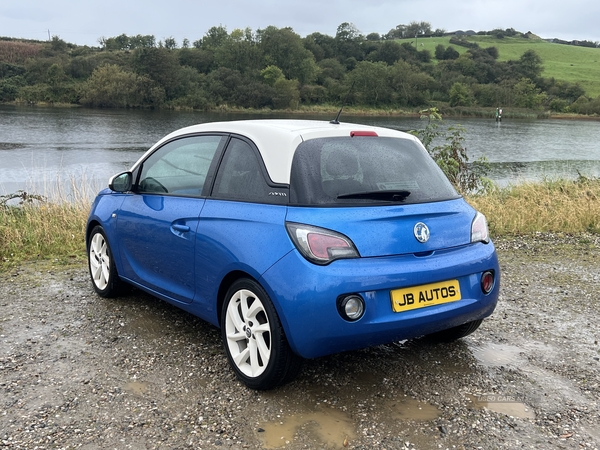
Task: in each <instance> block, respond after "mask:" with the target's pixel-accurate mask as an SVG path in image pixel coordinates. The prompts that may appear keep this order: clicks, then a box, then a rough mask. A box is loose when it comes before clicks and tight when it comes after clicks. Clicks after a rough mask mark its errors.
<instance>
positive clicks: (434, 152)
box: [412, 108, 492, 194]
mask: <svg viewBox="0 0 600 450" xmlns="http://www.w3.org/2000/svg"><path fill="white" fill-rule="evenodd" d="M421 119H422V120H427V126H426V127H425V128H424V129H421V130H418V131H413V132H412V133H413V134H415V135H416V136H418V137H419V139H420V140H421V142H423V145H424V146H425V148H426V149H427V151H428V152H429V154H430V155H431V157H432V158H433V159H434V161H435V162H436V163H437V164H438V166H440V168H441V169H442V171H443V172H444V173H445V174H446V176H447V177H448V179H449V180H450V182H451V183H452V184H453V185H454V187H456V189H457V190H458V191H459V192H461V193H464V194H467V193H474V192H485V191H487V190H489V189H491V187H492V183H491V181H490V180H489V179H488V178H487V174H488V173H489V170H490V166H489V163H488V161H487V159H486V158H485V157H481V158H478V159H477V160H475V161H472V162H471V161H469V155H468V154H467V149H466V147H465V145H464V141H465V138H464V133H465V129H464V128H463V127H461V126H460V125H457V126H450V127H448V128H447V129H446V130H445V131H442V130H440V129H439V125H440V124H441V123H442V115H441V114H440V113H439V111H438V110H437V108H430V109H426V110H423V111H421ZM440 139H441V140H442V142H444V143H443V144H440V145H435V143H436V142H439V140H440Z"/></svg>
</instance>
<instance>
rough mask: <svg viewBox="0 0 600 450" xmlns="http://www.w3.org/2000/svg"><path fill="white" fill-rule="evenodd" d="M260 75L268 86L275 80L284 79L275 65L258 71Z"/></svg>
mask: <svg viewBox="0 0 600 450" xmlns="http://www.w3.org/2000/svg"><path fill="white" fill-rule="evenodd" d="M260 76H261V77H262V78H263V80H265V83H267V84H268V85H269V86H274V85H275V82H276V81H277V80H281V79H285V75H284V74H283V71H282V70H281V69H280V68H279V67H277V66H272V65H271V66H267V67H265V68H264V69H263V70H261V71H260Z"/></svg>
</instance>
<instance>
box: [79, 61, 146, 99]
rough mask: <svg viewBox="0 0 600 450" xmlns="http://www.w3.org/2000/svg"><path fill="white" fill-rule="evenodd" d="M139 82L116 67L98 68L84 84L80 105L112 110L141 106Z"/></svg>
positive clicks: (133, 74)
mask: <svg viewBox="0 0 600 450" xmlns="http://www.w3.org/2000/svg"><path fill="white" fill-rule="evenodd" d="M140 81H141V80H140V79H139V77H138V76H137V75H136V74H135V73H133V72H127V71H125V70H123V69H121V68H120V67H118V66H116V65H112V64H110V65H106V66H102V67H99V68H98V69H96V70H94V72H93V73H92V75H91V76H90V78H89V79H88V80H87V82H86V83H85V86H84V88H83V94H82V98H81V103H82V104H84V105H89V106H104V107H113V108H115V107H116V108H126V107H131V106H141V105H142V103H143V95H142V92H141V91H142V90H141V85H142V83H140Z"/></svg>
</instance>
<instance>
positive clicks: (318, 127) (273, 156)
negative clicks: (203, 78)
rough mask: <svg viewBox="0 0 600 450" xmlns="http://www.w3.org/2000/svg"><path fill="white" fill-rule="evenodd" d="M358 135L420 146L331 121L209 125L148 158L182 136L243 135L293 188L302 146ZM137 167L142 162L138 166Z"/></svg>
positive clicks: (277, 178)
mask: <svg viewBox="0 0 600 450" xmlns="http://www.w3.org/2000/svg"><path fill="white" fill-rule="evenodd" d="M357 131H374V132H375V133H377V135H378V136H383V137H396V138H402V139H410V140H414V141H417V142H418V139H417V138H416V137H414V136H412V135H410V134H408V133H404V132H402V131H397V130H392V129H390V128H382V127H374V126H370V125H360V124H354V123H339V124H332V123H330V122H327V121H317V120H292V119H260V120H237V121H230V122H208V123H203V124H199V125H192V126H189V127H186V128H181V129H179V130H176V131H174V132H172V133H170V134H169V135H167V136H165V137H164V138H162V139H161V140H160V141H158V142H157V143H156V144H155V145H153V146H152V148H150V150H148V152H147V153H146V154H149V153H151V152H153V151H154V149H155V148H157V147H158V146H160V145H162V143H163V142H165V141H169V140H172V139H174V138H177V137H178V136H184V135H189V134H196V133H207V132H218V133H234V134H239V135H242V136H245V137H247V138H248V139H250V140H252V141H253V142H254V144H256V146H257V147H258V149H259V151H260V153H261V156H262V158H263V161H264V163H265V166H266V168H267V171H268V173H269V176H270V177H271V180H272V181H274V182H275V183H283V184H289V182H290V171H291V167H292V159H293V156H294V152H295V151H296V148H297V147H298V145H299V144H300V143H301V142H303V141H307V140H309V139H317V138H323V137H339V136H350V133H351V132H357ZM145 156H146V155H144V157H145ZM144 157H142V158H141V159H143V158H144ZM141 159H140V160H141ZM137 164H139V162H138V163H136V166H137ZM134 167H135V166H134Z"/></svg>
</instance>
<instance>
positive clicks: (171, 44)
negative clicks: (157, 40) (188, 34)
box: [165, 36, 177, 50]
mask: <svg viewBox="0 0 600 450" xmlns="http://www.w3.org/2000/svg"><path fill="white" fill-rule="evenodd" d="M165 48H166V49H167V50H175V49H176V48H177V41H176V40H175V38H174V37H173V36H171V37H168V38H166V39H165Z"/></svg>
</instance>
